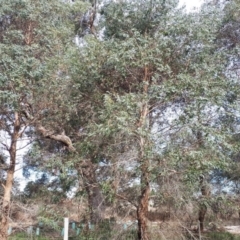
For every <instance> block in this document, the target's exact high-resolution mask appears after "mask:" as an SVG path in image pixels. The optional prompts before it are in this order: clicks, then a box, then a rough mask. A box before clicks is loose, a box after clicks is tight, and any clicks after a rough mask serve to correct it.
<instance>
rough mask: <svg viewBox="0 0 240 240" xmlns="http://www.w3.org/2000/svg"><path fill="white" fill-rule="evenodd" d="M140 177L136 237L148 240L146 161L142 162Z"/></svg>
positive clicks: (147, 178) (148, 190)
mask: <svg viewBox="0 0 240 240" xmlns="http://www.w3.org/2000/svg"><path fill="white" fill-rule="evenodd" d="M141 171H142V178H141V196H140V199H139V203H138V208H137V220H138V239H139V240H148V239H149V236H148V232H147V214H148V200H149V194H150V185H149V173H148V164H147V162H145V163H143V165H142V167H141Z"/></svg>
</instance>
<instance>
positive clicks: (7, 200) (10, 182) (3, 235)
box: [0, 112, 20, 240]
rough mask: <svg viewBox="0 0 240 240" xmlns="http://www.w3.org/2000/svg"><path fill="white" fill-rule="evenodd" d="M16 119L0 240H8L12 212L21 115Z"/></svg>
mask: <svg viewBox="0 0 240 240" xmlns="http://www.w3.org/2000/svg"><path fill="white" fill-rule="evenodd" d="M14 117H15V119H14V128H13V133H12V136H11V145H10V148H9V154H10V165H9V168H8V170H7V179H6V183H5V186H3V187H4V195H3V201H2V206H1V207H2V209H1V210H2V212H1V226H0V239H1V240H6V239H7V238H8V225H9V222H8V218H9V212H10V203H11V190H12V186H13V180H14V171H15V166H16V152H17V140H18V138H19V132H20V121H19V114H18V113H17V112H15V116H14Z"/></svg>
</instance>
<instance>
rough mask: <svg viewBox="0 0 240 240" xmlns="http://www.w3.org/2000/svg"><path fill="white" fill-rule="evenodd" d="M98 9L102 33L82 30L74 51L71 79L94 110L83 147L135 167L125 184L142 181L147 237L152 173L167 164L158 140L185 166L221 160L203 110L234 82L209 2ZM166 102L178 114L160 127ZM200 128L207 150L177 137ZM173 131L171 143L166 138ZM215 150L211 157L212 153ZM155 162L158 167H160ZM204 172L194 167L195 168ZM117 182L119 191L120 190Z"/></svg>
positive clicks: (140, 214) (140, 210)
mask: <svg viewBox="0 0 240 240" xmlns="http://www.w3.org/2000/svg"><path fill="white" fill-rule="evenodd" d="M102 15H103V19H104V21H103V22H102V24H103V26H104V29H105V30H104V34H103V39H102V40H97V39H94V38H92V37H91V36H88V37H86V38H85V40H86V44H85V46H84V47H83V48H81V49H80V50H79V52H78V53H76V54H75V56H73V57H72V59H74V60H73V65H72V69H71V71H72V77H73V79H74V81H75V83H76V85H75V86H76V88H78V90H79V92H80V91H81V90H82V89H83V87H86V88H87V89H88V93H87V94H84V93H82V94H81V95H80V97H79V99H81V98H84V97H87V98H89V104H86V105H85V107H86V109H88V111H89V112H90V111H91V112H92V115H91V117H90V118H89V121H88V122H86V125H85V126H86V127H85V131H86V132H88V133H89V134H88V136H87V137H86V141H87V139H91V141H90V142H91V143H90V145H88V147H87V148H85V150H86V151H83V154H86V155H88V156H92V160H93V159H94V157H96V158H97V159H102V160H103V159H105V161H109V162H110V164H111V163H112V164H113V165H114V164H115V163H116V160H117V159H120V158H121V156H125V157H127V159H125V162H128V163H125V165H121V166H120V169H122V168H125V172H126V170H127V168H128V169H129V168H131V169H132V171H134V172H135V174H134V176H133V175H132V179H131V180H129V184H130V182H131V181H134V179H135V180H136V179H140V183H141V184H140V189H139V191H138V199H136V200H137V201H136V206H137V220H138V237H139V239H149V235H148V231H147V211H148V200H149V196H150V190H151V184H152V183H153V182H154V179H153V178H154V176H153V173H155V174H156V172H157V171H156V169H159V173H158V175H161V174H164V171H167V169H164V164H162V163H163V162H164V161H165V160H164V156H163V153H162V151H159V150H158V148H159V146H157V145H158V144H159V143H158V141H157V139H161V140H162V143H163V146H171V147H172V148H171V149H172V151H173V152H174V151H175V150H177V149H180V150H182V151H181V153H182V161H183V163H182V166H183V165H184V163H185V164H186V162H188V161H193V163H194V164H195V163H196V164H197V165H199V164H200V165H201V164H202V161H203V162H204V163H205V164H206V165H205V168H204V171H207V170H209V169H211V168H214V166H216V164H218V163H219V165H221V162H224V161H225V159H226V158H225V156H224V154H222V155H221V154H219V153H218V151H215V150H214V146H217V145H218V143H217V141H214V140H213V139H216V138H217V137H219V136H221V134H222V133H221V131H219V128H218V127H216V125H214V124H212V125H211V124H207V122H208V121H210V119H207V114H206V112H207V111H208V110H209V109H213V108H214V109H216V114H218V113H217V111H218V109H219V108H218V107H220V106H221V105H222V104H223V102H224V99H225V95H226V90H227V89H229V88H231V83H230V82H229V81H228V80H227V78H226V75H225V74H224V70H225V69H226V63H227V58H226V57H225V53H224V51H219V48H218V45H217V41H216V40H217V36H218V35H217V34H218V32H219V28H220V26H221V23H222V16H223V14H222V12H221V10H219V9H215V8H213V7H211V8H208V9H204V10H202V11H201V12H200V13H194V14H188V15H186V14H185V13H184V12H183V11H182V10H181V9H177V1H161V0H155V1H131V2H129V1H120V2H107V3H106V4H105V5H104V6H103V9H102ZM78 76H79V77H78ZM80 76H81V77H80ZM169 108H178V112H179V114H178V116H177V117H176V118H177V120H178V121H177V120H176V121H175V126H174V128H173V126H171V127H166V125H164V123H162V126H160V127H159V124H161V118H164V117H165V116H166V113H167V112H168V110H169ZM210 112H211V111H210ZM202 129H204V137H205V141H206V143H205V148H208V151H205V153H203V152H202V151H201V150H200V148H199V149H198V150H199V151H195V150H196V149H194V148H192V146H191V147H190V146H189V145H183V144H182V145H181V144H180V142H181V141H184V138H186V137H187V135H188V134H187V133H189V131H199V132H201V131H202ZM184 130H185V133H184ZM173 133H175V138H174V141H175V144H169V141H170V140H169V139H171V138H170V137H169V135H171V134H172V135H173ZM177 133H178V134H177ZM193 133H194V132H193ZM205 133H206V134H205ZM208 133H209V135H208ZM210 133H211V134H210ZM207 136H211V137H207ZM178 139H179V140H178ZM220 139H222V140H223V141H222V142H224V138H220ZM196 141H197V140H196ZM185 142H186V140H185ZM82 143H83V142H82ZM88 143H89V141H88ZM210 143H211V144H210ZM178 146H180V147H178ZM186 146H188V148H186V149H187V150H186V151H185V150H184V148H185V147H186ZM218 146H219V145H218ZM181 147H182V149H181ZM90 149H92V150H93V151H94V154H93V155H92V154H91V153H93V152H92V151H91V150H90ZM211 151H213V152H211ZM130 152H131V154H127V153H130ZM170 152H171V151H170ZM113 153H114V154H113ZM209 153H211V155H208V154H209ZM178 155H179V153H178ZM213 155H215V158H211V157H210V156H213ZM168 156H170V158H171V159H172V158H173V157H176V155H174V154H172V155H171V154H169V155H168ZM201 156H202V158H204V156H205V157H207V156H208V158H206V159H204V160H203V159H202V158H201ZM188 157H189V159H188ZM195 157H197V158H196V159H195ZM96 158H95V159H96ZM130 159H132V160H133V161H132V162H130ZM190 159H191V160H190ZM218 159H220V160H222V161H220V162H219V160H218ZM189 163H190V162H189ZM194 164H193V165H194ZM159 165H160V166H162V167H160V168H157V166H159ZM185 166H186V165H185ZM191 166H192V165H191V164H190V167H189V168H190V170H191ZM120 169H119V171H120ZM133 169H134V170H133ZM154 170H155V171H154ZM173 170H175V169H173ZM192 170H193V169H192ZM175 171H176V170H175ZM201 171H203V170H199V171H198V170H197V169H196V170H195V173H196V174H195V175H198V176H199V175H200V173H201ZM189 172H191V171H189ZM172 173H173V171H171V174H172ZM167 174H168V173H167ZM113 182H114V181H113ZM118 183H119V185H118V189H117V191H116V193H118V192H119V191H122V190H123V189H124V186H121V181H119V182H118ZM128 186H129V185H128ZM125 188H126V186H125Z"/></svg>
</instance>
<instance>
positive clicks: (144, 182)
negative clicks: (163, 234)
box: [137, 67, 150, 240]
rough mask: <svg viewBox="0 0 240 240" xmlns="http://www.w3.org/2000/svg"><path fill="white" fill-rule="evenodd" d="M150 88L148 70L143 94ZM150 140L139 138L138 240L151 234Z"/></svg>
mask: <svg viewBox="0 0 240 240" xmlns="http://www.w3.org/2000/svg"><path fill="white" fill-rule="evenodd" d="M148 87H149V74H148V68H147V67H145V69H144V80H143V94H144V95H145V96H146V97H147V95H148ZM147 101H148V100H147V99H146V102H143V105H142V108H141V112H140V119H139V124H138V127H139V128H141V129H142V130H145V129H148V128H149V122H148V121H149V116H148V114H149V105H148V102H147ZM147 145H148V140H147V139H146V137H145V136H141V135H140V136H139V147H140V149H139V161H140V164H141V167H140V168H141V195H140V197H139V203H138V207H137V220H138V239H139V240H148V239H150V238H149V234H148V231H147V215H148V201H149V194H150V183H149V159H148V157H146V153H145V151H146V147H147Z"/></svg>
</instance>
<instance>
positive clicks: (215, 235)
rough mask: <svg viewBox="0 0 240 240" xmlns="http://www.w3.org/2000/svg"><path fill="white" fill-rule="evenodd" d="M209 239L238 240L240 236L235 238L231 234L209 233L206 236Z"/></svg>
mask: <svg viewBox="0 0 240 240" xmlns="http://www.w3.org/2000/svg"><path fill="white" fill-rule="evenodd" d="M206 237H207V238H208V239H210V240H211V239H212V240H238V239H240V237H239V236H235V235H233V234H231V233H229V232H212V233H208V234H207V236H206Z"/></svg>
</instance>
